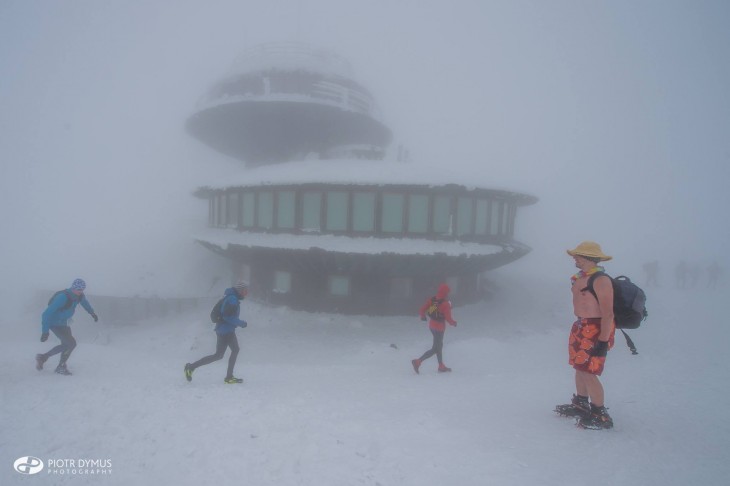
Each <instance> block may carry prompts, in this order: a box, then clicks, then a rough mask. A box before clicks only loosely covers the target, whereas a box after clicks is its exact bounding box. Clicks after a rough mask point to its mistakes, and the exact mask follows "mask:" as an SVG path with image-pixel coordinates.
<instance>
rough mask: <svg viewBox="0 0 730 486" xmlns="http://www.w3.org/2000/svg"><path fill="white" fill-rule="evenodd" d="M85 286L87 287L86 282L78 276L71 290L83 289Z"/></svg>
mask: <svg viewBox="0 0 730 486" xmlns="http://www.w3.org/2000/svg"><path fill="white" fill-rule="evenodd" d="M85 288H86V282H84V281H83V280H82V279H80V278H77V279H76V280H74V283H72V284H71V290H81V291H83V290H84V289H85Z"/></svg>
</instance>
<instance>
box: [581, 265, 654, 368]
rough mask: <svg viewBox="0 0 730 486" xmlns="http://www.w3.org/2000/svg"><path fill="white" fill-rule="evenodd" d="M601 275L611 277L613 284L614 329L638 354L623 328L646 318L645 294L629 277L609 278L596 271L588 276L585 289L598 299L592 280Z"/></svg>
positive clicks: (633, 327)
mask: <svg viewBox="0 0 730 486" xmlns="http://www.w3.org/2000/svg"><path fill="white" fill-rule="evenodd" d="M601 275H606V276H607V277H608V278H610V279H611V285H612V286H613V316H614V320H615V322H616V329H619V330H621V332H622V333H623V335H624V337H625V338H626V344H627V345H628V346H629V349H631V352H632V353H633V354H639V353H638V352H637V351H636V346H634V342H633V341H632V340H631V338H630V337H629V335H628V334H626V332H624V329H636V328H638V327H639V326H640V325H641V321H643V320H644V319H646V318H647V316H648V315H649V313H648V312H647V311H646V294H645V293H644V291H643V290H642V289H641V288H640V287H639V286H638V285H636V284H635V283H633V282H632V281H631V279H630V278H629V277H626V276H624V275H620V276H618V277H616V278H611V277H610V276H609V275H607V274H606V273H604V272H596V273H594V274H593V275H591V276H590V277H588V284H587V286H586V288H585V290H588V291H589V292H590V293H591V294H593V297H595V298H596V300H597V299H598V296H596V291H595V290H593V282H594V281H595V280H596V279H597V278H598V277H600V276H601Z"/></svg>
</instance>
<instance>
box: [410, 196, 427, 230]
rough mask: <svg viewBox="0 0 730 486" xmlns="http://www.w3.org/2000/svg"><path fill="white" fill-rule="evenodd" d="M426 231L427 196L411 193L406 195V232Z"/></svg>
mask: <svg viewBox="0 0 730 486" xmlns="http://www.w3.org/2000/svg"><path fill="white" fill-rule="evenodd" d="M427 231H428V196H426V195H423V194H411V195H410V196H408V232H409V233H426V232H427Z"/></svg>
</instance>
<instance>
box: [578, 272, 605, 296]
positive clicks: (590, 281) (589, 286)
mask: <svg viewBox="0 0 730 486" xmlns="http://www.w3.org/2000/svg"><path fill="white" fill-rule="evenodd" d="M601 275H605V276H606V277H608V274H607V273H606V272H596V273H594V274H591V276H590V277H588V283H587V284H586V286H585V287H583V288H582V289H580V291H581V292H585V291H586V290H587V291H588V292H590V293H591V294H593V297H595V299H596V300H598V295H597V294H596V291H595V289H594V288H593V282H595V281H596V279H597V278H598V277H600V276H601ZM608 278H611V277H608Z"/></svg>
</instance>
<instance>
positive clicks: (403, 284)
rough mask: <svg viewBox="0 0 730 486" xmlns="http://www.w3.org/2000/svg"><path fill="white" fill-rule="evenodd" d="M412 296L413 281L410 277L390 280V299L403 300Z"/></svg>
mask: <svg viewBox="0 0 730 486" xmlns="http://www.w3.org/2000/svg"><path fill="white" fill-rule="evenodd" d="M412 296H413V279H412V278H410V277H395V278H392V279H391V280H390V298H391V299H393V300H397V299H405V298H409V297H412Z"/></svg>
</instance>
